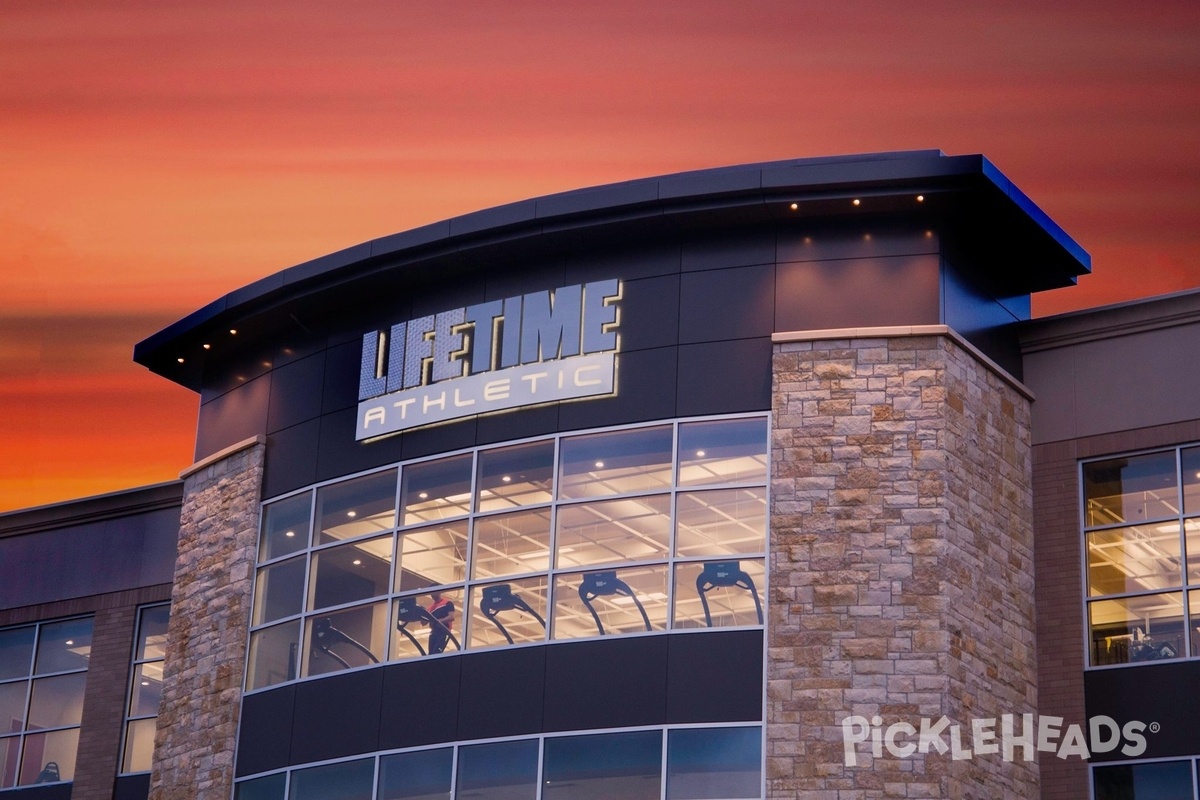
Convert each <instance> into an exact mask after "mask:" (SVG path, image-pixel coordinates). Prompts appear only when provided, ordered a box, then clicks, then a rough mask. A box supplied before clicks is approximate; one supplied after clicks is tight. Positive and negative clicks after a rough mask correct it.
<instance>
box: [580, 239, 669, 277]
mask: <svg viewBox="0 0 1200 800" xmlns="http://www.w3.org/2000/svg"><path fill="white" fill-rule="evenodd" d="M681 254H682V249H681V247H680V245H679V242H677V241H666V242H664V241H662V240H661V239H654V240H648V241H646V242H644V243H639V244H637V245H635V246H626V247H622V248H620V249H613V250H609V249H605V250H603V251H601V252H595V251H591V250H585V251H580V252H576V253H573V254H571V255H569V256H567V259H566V269H567V282H568V283H587V282H588V281H599V280H607V279H609V278H619V279H621V280H623V281H633V280H637V279H638V278H653V277H655V276H658V275H673V274H674V273H676V272H679V265H680V260H681V257H682V255H681Z"/></svg>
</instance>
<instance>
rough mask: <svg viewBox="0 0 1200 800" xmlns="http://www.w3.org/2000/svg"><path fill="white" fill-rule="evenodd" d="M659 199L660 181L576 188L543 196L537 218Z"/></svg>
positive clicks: (538, 207)
mask: <svg viewBox="0 0 1200 800" xmlns="http://www.w3.org/2000/svg"><path fill="white" fill-rule="evenodd" d="M656 200H658V182H657V181H652V180H639V181H629V182H627V183H614V184H609V185H608V186H601V187H597V188H594V189H576V190H575V191H571V192H563V193H562V194H554V195H550V196H549V197H542V198H539V199H538V200H536V201H534V202H535V203H537V216H538V218H539V219H541V218H545V217H555V216H559V215H561V214H576V213H579V212H581V211H594V210H597V209H605V208H615V207H618V206H627V205H635V204H645V203H652V202H654V201H656Z"/></svg>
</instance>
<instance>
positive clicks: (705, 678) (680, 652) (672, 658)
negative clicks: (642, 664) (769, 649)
mask: <svg viewBox="0 0 1200 800" xmlns="http://www.w3.org/2000/svg"><path fill="white" fill-rule="evenodd" d="M762 637H763V634H762V631H723V632H720V633H717V632H713V631H710V632H706V633H696V634H681V635H677V636H671V637H670V639H669V641H670V649H669V651H668V654H667V670H668V672H667V722H668V723H669V724H677V723H684V722H751V721H753V722H757V721H761V720H762V718H763V685H762V670H763V661H762V659H763V652H762V649H763V640H762Z"/></svg>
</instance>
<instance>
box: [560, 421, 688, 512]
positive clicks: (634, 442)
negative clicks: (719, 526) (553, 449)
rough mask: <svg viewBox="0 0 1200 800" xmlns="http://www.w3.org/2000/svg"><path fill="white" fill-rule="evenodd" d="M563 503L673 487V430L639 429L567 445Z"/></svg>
mask: <svg viewBox="0 0 1200 800" xmlns="http://www.w3.org/2000/svg"><path fill="white" fill-rule="evenodd" d="M559 459H560V462H561V464H560V466H559V485H558V496H559V498H560V499H564V500H571V499H576V498H585V497H603V496H605V495H613V494H630V493H633V492H645V491H657V490H661V489H667V488H670V486H671V428H670V426H667V425H663V426H659V427H654V428H636V429H634V430H628V431H612V432H609V433H593V434H587V435H585V436H572V437H570V438H566V439H563V440H562V452H561V453H560V455H559Z"/></svg>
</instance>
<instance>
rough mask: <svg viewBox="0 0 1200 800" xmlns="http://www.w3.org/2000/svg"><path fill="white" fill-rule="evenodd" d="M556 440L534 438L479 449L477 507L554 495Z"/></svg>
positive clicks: (515, 503) (488, 508) (547, 499)
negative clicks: (523, 442) (507, 444)
mask: <svg viewBox="0 0 1200 800" xmlns="http://www.w3.org/2000/svg"><path fill="white" fill-rule="evenodd" d="M553 478H554V442H552V441H545V442H531V443H529V444H521V445H517V446H515V447H500V448H497V449H495V450H483V451H481V452H480V453H479V482H478V485H477V486H476V489H475V491H476V498H475V500H476V502H475V510H476V511H502V510H504V509H509V508H516V507H518V506H529V505H536V504H539V503H548V502H550V500H551V499H552V497H553V495H552V493H551V488H552V484H553Z"/></svg>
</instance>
